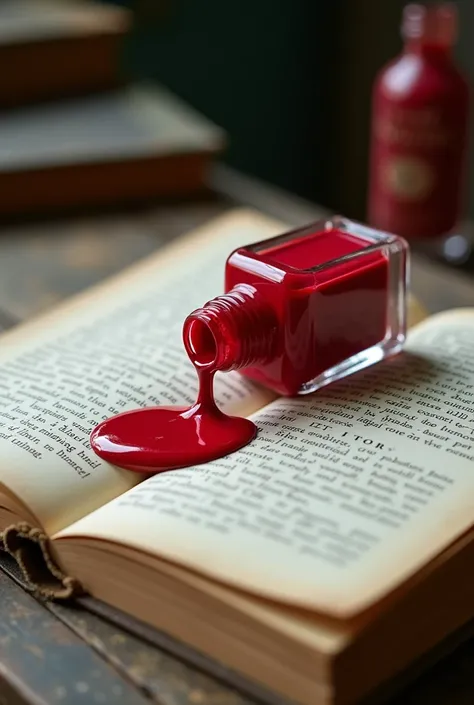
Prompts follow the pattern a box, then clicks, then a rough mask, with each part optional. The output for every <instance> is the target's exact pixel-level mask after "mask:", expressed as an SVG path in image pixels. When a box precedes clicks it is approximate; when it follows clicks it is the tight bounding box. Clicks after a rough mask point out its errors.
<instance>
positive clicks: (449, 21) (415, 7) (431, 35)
mask: <svg viewBox="0 0 474 705" xmlns="http://www.w3.org/2000/svg"><path fill="white" fill-rule="evenodd" d="M457 30H458V13H457V8H456V5H455V4H454V3H440V4H437V5H430V6H425V5H419V4H411V5H407V6H406V7H405V9H404V11H403V21H402V34H403V37H404V39H408V40H410V39H411V40H415V41H419V42H421V43H423V44H432V45H437V46H441V47H450V46H452V45H453V44H454V43H455V41H456V38H457Z"/></svg>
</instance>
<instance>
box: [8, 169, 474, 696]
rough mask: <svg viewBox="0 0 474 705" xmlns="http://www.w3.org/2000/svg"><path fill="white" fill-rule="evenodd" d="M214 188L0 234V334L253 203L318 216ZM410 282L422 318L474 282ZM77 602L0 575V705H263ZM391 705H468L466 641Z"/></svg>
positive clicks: (433, 271)
mask: <svg viewBox="0 0 474 705" xmlns="http://www.w3.org/2000/svg"><path fill="white" fill-rule="evenodd" d="M212 186H213V188H214V191H215V192H216V193H217V194H218V195H217V196H216V197H214V198H209V199H207V200H205V201H196V202H186V203H181V204H175V205H166V206H160V207H156V206H155V207H149V208H142V209H140V210H139V211H128V212H123V213H112V214H102V215H97V214H96V215H83V216H81V217H80V218H71V219H68V220H64V219H63V220H61V219H56V220H54V221H53V220H51V221H49V222H46V221H43V222H38V223H35V224H28V225H27V224H23V225H15V226H13V225H11V226H9V227H8V228H7V227H3V230H2V233H1V237H0V309H4V311H5V325H7V324H8V320H9V317H18V318H23V319H24V318H29V317H31V316H34V315H36V314H38V313H40V312H42V311H44V310H45V309H47V308H48V307H49V306H51V305H52V304H54V303H56V302H59V301H60V300H62V299H64V298H66V297H68V296H71V295H73V294H75V293H78V292H79V291H81V290H83V289H85V288H86V287H88V286H91V285H93V284H95V283H97V282H99V281H100V280H101V279H103V278H104V277H106V276H108V275H111V274H113V273H115V272H117V271H119V270H121V269H122V268H124V267H125V266H127V265H128V264H132V263H133V262H135V261H137V260H139V259H140V258H142V257H145V256H147V255H148V254H151V253H152V252H154V251H155V250H156V249H158V248H159V247H161V246H163V245H164V244H165V243H167V242H169V241H171V240H172V239H173V238H175V237H177V236H178V235H180V234H183V233H185V232H186V231H188V230H190V229H192V228H193V227H196V226H198V225H200V224H202V223H204V222H206V221H207V220H209V219H210V218H212V217H214V216H217V215H220V214H222V213H223V212H225V211H226V210H228V209H229V208H231V207H235V206H236V205H246V206H253V207H255V208H257V209H258V210H261V211H263V212H264V213H266V214H268V215H271V216H273V217H276V218H279V219H281V220H282V221H284V222H287V223H288V224H290V225H294V226H296V225H302V224H304V223H307V222H310V221H312V220H316V219H318V218H320V217H322V216H323V215H325V211H324V210H323V209H320V208H317V207H316V206H314V205H312V204H308V203H306V202H303V201H301V200H300V199H295V198H293V197H291V196H288V194H285V193H284V192H281V191H278V190H276V189H273V188H270V187H268V186H266V185H265V184H261V183H259V182H257V181H254V180H251V179H247V178H246V177H243V176H241V175H239V174H235V173H233V172H231V171H229V170H227V169H225V168H222V167H219V168H217V169H216V170H215V171H214V173H213V175H212ZM412 281H413V290H414V292H415V294H416V296H417V297H418V298H419V299H420V300H421V301H422V302H423V304H424V305H425V306H426V307H427V308H428V309H429V310H430V311H432V312H434V311H439V310H443V309H445V308H451V307H457V306H467V305H474V281H472V280H471V279H469V278H468V277H467V276H465V275H464V276H462V275H457V274H455V273H453V272H450V271H448V270H446V269H445V268H444V267H442V266H440V265H435V264H433V263H431V262H430V261H428V260H427V259H423V258H421V257H418V256H417V257H415V259H414V263H413V273H412ZM86 604H87V603H83V605H82V607H81V606H57V605H50V606H46V605H43V604H40V603H38V602H36V601H35V600H34V598H33V597H31V596H30V595H29V594H27V593H25V592H23V591H22V590H21V588H19V587H18V586H17V585H16V584H15V583H14V582H13V581H12V580H10V579H9V578H7V577H6V576H5V575H2V574H1V573H0V705H3V702H5V703H9V704H10V703H30V704H31V705H36V704H38V705H40V704H41V705H43V704H44V703H47V702H48V703H59V702H63V703H67V705H76V703H95V702H97V703H100V702H102V703H106V704H107V703H109V702H110V703H111V702H114V703H127V705H142V704H143V703H145V702H148V703H153V702H154V703H158V704H159V705H252V704H253V705H257V703H258V702H262V701H261V699H259V698H257V697H251V696H250V695H248V694H245V693H244V692H243V691H240V692H239V691H238V690H236V689H235V688H230V687H228V686H226V685H225V684H224V681H225V669H224V670H222V671H221V676H222V678H221V680H219V679H215V678H212V677H211V676H209V675H206V674H205V673H204V670H205V669H204V666H203V667H202V668H200V667H198V666H197V665H196V663H195V664H194V665H191V663H190V660H189V659H180V658H177V657H176V656H175V655H172V652H171V650H170V649H166V648H163V647H162V648H157V646H155V645H153V644H152V643H151V642H152V640H151V639H150V638H147V637H146V636H145V635H143V634H142V636H141V637H140V636H137V634H132V633H130V630H129V629H125V628H123V626H120V625H118V624H112V623H111V622H110V621H108V620H107V619H105V618H103V617H100V616H98V615H97V614H93V613H92V612H90V611H88V610H87V609H85V606H86ZM433 618H435V615H433ZM407 628H409V625H407ZM60 647H61V648H60ZM365 667H368V668H370V664H366V666H365ZM78 684H79V685H78ZM114 688H115V690H114ZM118 688H120V689H121V690H120V693H119V690H117V689H118ZM2 698H3V701H2ZM114 698H115V699H114ZM389 702H390V705H468V704H469V705H472V703H474V641H470V642H468V643H466V644H465V645H464V646H462V647H460V648H459V649H458V650H457V651H456V652H455V653H453V654H452V655H451V656H450V657H449V658H447V659H445V660H443V661H442V662H440V663H439V664H438V665H437V666H436V667H435V668H432V669H431V670H430V671H429V673H427V674H426V675H425V676H423V677H422V678H420V679H419V680H418V681H417V682H416V683H415V684H413V685H412V686H411V687H410V688H409V689H407V690H405V691H404V692H403V693H402V694H400V695H399V696H397V697H396V698H395V699H394V698H392V699H391V700H390V701H389Z"/></svg>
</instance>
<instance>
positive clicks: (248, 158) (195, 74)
mask: <svg viewBox="0 0 474 705" xmlns="http://www.w3.org/2000/svg"><path fill="white" fill-rule="evenodd" d="M116 4H122V5H125V6H128V7H131V8H132V9H135V11H136V16H137V19H136V26H135V29H134V31H133V33H132V36H131V37H130V38H129V40H128V42H127V45H126V48H125V52H124V66H125V68H126V70H127V71H128V72H129V73H130V74H131V75H132V76H145V77H152V78H155V79H158V80H160V81H162V82H163V83H164V84H165V85H167V86H168V87H170V88H171V89H172V90H173V91H175V93H177V94H178V95H179V96H181V97H182V98H184V99H186V100H187V101H188V102H190V103H191V104H192V105H193V106H194V107H196V108H197V109H199V110H200V111H201V112H202V113H203V114H205V115H206V116H208V117H209V118H211V119H212V120H213V121H214V122H216V123H217V124H219V125H220V126H222V127H223V128H225V129H226V130H227V132H228V134H229V138H230V140H229V148H228V151H227V154H226V160H227V161H228V162H229V163H230V164H232V165H233V166H235V167H237V168H239V169H241V170H243V171H245V172H247V173H251V174H253V175H256V176H258V177H261V178H263V179H266V180H269V181H271V182H273V183H276V184H278V185H280V186H283V187H285V188H288V189H290V190H292V191H295V192H297V193H299V194H301V195H304V196H306V197H309V198H311V199H312V200H315V201H320V202H327V201H328V200H330V198H329V193H328V181H327V169H328V168H329V165H328V160H329V157H330V155H329V148H328V145H329V142H330V140H328V135H329V134H330V132H329V131H330V127H331V115H330V111H329V110H328V109H327V104H328V102H329V98H330V93H331V90H332V85H333V84H332V81H331V76H332V73H333V71H334V70H335V69H334V67H335V64H336V63H337V61H336V52H335V51H334V47H333V46H332V42H333V39H334V27H335V22H336V14H337V8H338V6H339V3H338V2H337V0H332V2H330V1H328V2H325V1H324V0H319V1H318V0H313V1H311V0H307V1H306V0H253V2H252V1H250V0H241V2H237V1H236V0H203V1H202V2H199V0H174V2H172V1H168V2H163V0H161V1H160V0H148V1H146V0H138V1H137V2H136V3H133V2H117V3H116Z"/></svg>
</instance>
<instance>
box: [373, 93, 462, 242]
mask: <svg viewBox="0 0 474 705" xmlns="http://www.w3.org/2000/svg"><path fill="white" fill-rule="evenodd" d="M464 122H465V117H464V115H463V111H462V110H461V111H460V110H459V106H458V105H456V104H454V105H453V104H448V103H447V104H446V105H436V106H433V105H421V106H403V105H397V104H393V103H392V102H391V101H390V100H388V99H387V98H386V97H385V96H383V95H379V97H378V100H376V102H375V105H374V119H373V136H372V164H371V172H372V174H371V176H372V179H371V191H370V201H369V210H370V214H369V216H370V221H371V224H372V225H374V226H375V227H379V228H381V229H384V230H388V231H391V232H395V233H398V234H400V235H404V236H408V237H410V236H429V235H440V234H442V233H444V232H447V231H449V230H450V229H451V228H452V227H453V226H454V225H455V223H456V220H457V217H458V211H459V203H460V195H461V193H460V192H461V186H462V171H463V168H462V167H463V156H464V147H465V125H464Z"/></svg>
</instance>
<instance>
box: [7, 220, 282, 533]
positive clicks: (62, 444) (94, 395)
mask: <svg viewBox="0 0 474 705" xmlns="http://www.w3.org/2000/svg"><path fill="white" fill-rule="evenodd" d="M279 228H281V224H278V223H274V222H273V221H271V220H268V219H266V218H264V217H263V216H259V215H258V214H256V213H252V212H246V211H242V212H240V211H238V212H233V213H232V214H231V215H227V216H224V217H222V218H220V219H218V220H216V221H215V222H214V223H211V224H209V225H207V226H204V227H202V228H201V229H199V231H197V232H196V234H195V235H193V236H192V237H187V238H185V239H184V240H182V241H181V242H179V243H177V244H174V245H172V246H170V247H169V248H168V249H167V251H166V252H163V253H162V254H158V255H157V256H155V257H153V258H150V259H149V260H147V261H146V263H145V264H138V265H137V266H135V267H134V268H132V269H131V270H130V271H129V272H128V273H127V274H125V275H122V276H119V277H118V278H116V279H115V280H114V281H113V282H112V283H109V284H106V285H105V286H102V287H99V288H97V289H96V290H93V291H91V292H88V293H87V294H85V295H82V296H80V297H77V299H75V300H74V301H73V302H72V303H69V304H66V305H65V306H63V307H61V308H59V309H57V310H56V311H55V312H54V313H53V314H51V315H48V316H43V317H41V318H39V319H38V320H36V321H35V322H34V323H30V324H27V325H24V326H22V327H20V328H19V329H17V330H14V331H13V332H12V333H9V334H6V335H4V336H2V339H1V345H0V459H1V460H0V482H1V483H2V484H3V485H4V486H6V487H7V488H8V490H10V491H11V492H13V493H14V494H15V495H17V496H18V497H19V498H20V499H21V500H22V501H23V502H24V503H25V504H26V505H27V506H28V507H29V508H30V510H31V511H32V513H33V515H35V517H36V518H37V521H38V523H40V524H41V525H42V526H43V527H44V528H45V529H46V530H47V531H49V532H54V531H57V530H58V529H59V528H61V527H63V526H65V525H66V524H67V523H70V522H72V521H75V520H76V519H78V518H79V517H81V516H83V515H84V514H85V513H87V512H89V511H92V510H93V509H95V508H97V507H99V506H101V505H102V504H103V503H105V502H106V501H108V500H109V499H111V498H112V497H115V496H117V495H119V494H121V493H122V492H124V491H125V490H127V489H129V488H130V487H132V486H133V485H134V484H136V483H137V482H138V481H140V480H141V479H142V476H140V475H137V474H136V473H132V472H128V471H122V470H119V469H117V468H115V467H113V466H111V465H109V464H107V463H105V462H103V461H101V460H100V459H99V458H98V457H97V456H96V455H95V454H94V453H93V451H92V450H91V448H90V445H89V440H88V439H89V434H90V432H91V430H92V429H93V428H94V426H95V425H96V424H97V423H99V422H100V421H102V420H103V419H106V418H108V417H110V416H111V415H113V414H117V413H119V412H122V411H126V410H128V409H132V408H135V407H145V406H150V405H156V404H182V405H186V404H192V403H193V402H194V401H195V396H196V391H197V378H196V376H195V373H194V369H193V367H192V365H191V364H190V363H189V361H188V359H187V356H186V353H185V351H184V347H183V345H182V341H181V328H182V323H183V320H184V318H185V316H186V315H187V314H188V313H190V312H191V311H192V310H193V309H194V308H197V307H198V306H201V305H202V304H204V303H205V302H206V301H207V300H209V299H210V298H212V297H214V296H216V295H218V294H220V293H222V288H223V275H224V262H225V259H226V257H227V256H228V255H229V253H230V252H231V251H232V250H233V249H234V248H236V247H238V246H239V245H242V243H245V242H247V241H252V240H258V239H261V238H264V237H266V236H270V235H273V234H275V232H278V230H279ZM216 395H217V400H218V403H219V404H220V405H221V406H222V407H223V408H225V409H227V410H228V411H230V412H232V411H233V412H235V413H240V414H244V415H246V414H248V413H250V412H253V411H255V410H256V409H258V408H260V407H262V406H263V405H264V404H265V403H266V402H268V401H269V400H270V399H271V398H274V395H272V394H270V393H269V392H267V391H265V390H263V389H259V388H257V387H256V386H253V385H251V384H250V383H248V382H246V381H244V379H243V378H241V377H240V376H238V375H237V374H232V373H231V374H229V375H220V376H219V377H218V378H216Z"/></svg>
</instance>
